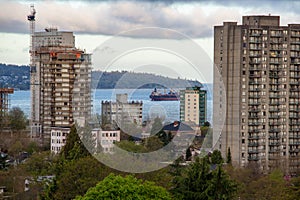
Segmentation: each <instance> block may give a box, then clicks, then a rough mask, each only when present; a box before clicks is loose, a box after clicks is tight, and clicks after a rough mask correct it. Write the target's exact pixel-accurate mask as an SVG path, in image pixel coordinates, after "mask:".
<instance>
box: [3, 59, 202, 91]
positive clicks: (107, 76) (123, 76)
mask: <svg viewBox="0 0 300 200" xmlns="http://www.w3.org/2000/svg"><path fill="white" fill-rule="evenodd" d="M92 84H93V88H95V86H97V89H113V88H120V89H125V88H126V89H135V88H155V87H157V88H184V87H187V86H195V85H197V86H200V85H201V83H200V82H198V81H193V80H185V79H179V78H177V79H175V78H168V77H164V76H160V75H154V74H150V73H136V72H128V71H114V72H102V71H93V72H92ZM0 87H10V88H17V89H20V90H29V89H30V67H29V66H25V65H22V66H18V65H7V64H3V63H0Z"/></svg>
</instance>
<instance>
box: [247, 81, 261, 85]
mask: <svg viewBox="0 0 300 200" xmlns="http://www.w3.org/2000/svg"><path fill="white" fill-rule="evenodd" d="M260 84H261V81H249V85H260Z"/></svg>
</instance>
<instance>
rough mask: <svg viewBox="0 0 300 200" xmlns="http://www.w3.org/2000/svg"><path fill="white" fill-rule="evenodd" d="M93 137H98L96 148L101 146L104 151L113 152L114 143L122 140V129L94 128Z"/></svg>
mask: <svg viewBox="0 0 300 200" xmlns="http://www.w3.org/2000/svg"><path fill="white" fill-rule="evenodd" d="M92 135H93V137H95V138H96V149H99V147H101V149H102V151H103V152H104V153H113V152H114V143H115V142H120V135H121V131H120V130H102V129H100V128H99V129H93V130H92Z"/></svg>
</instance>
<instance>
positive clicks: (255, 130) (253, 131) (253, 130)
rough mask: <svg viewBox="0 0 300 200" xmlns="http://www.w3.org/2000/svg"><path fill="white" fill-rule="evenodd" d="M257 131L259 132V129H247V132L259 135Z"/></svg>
mask: <svg viewBox="0 0 300 200" xmlns="http://www.w3.org/2000/svg"><path fill="white" fill-rule="evenodd" d="M259 131H261V129H258V128H256V129H249V130H248V132H249V133H259ZM249 137H250V136H249Z"/></svg>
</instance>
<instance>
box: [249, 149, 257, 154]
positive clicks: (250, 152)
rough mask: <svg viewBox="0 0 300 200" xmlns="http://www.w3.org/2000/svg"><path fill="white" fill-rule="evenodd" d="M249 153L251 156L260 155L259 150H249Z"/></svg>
mask: <svg viewBox="0 0 300 200" xmlns="http://www.w3.org/2000/svg"><path fill="white" fill-rule="evenodd" d="M248 153H249V154H253V153H259V150H258V149H251V150H249V149H248Z"/></svg>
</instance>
